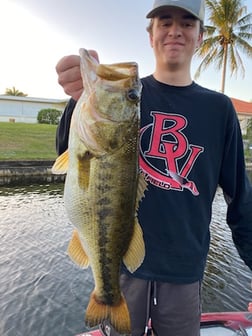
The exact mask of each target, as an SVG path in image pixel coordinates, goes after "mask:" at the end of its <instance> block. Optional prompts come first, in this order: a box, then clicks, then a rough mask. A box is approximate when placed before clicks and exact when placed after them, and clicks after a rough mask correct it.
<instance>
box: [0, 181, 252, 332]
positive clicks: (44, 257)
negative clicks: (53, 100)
mask: <svg viewBox="0 0 252 336" xmlns="http://www.w3.org/2000/svg"><path fill="white" fill-rule="evenodd" d="M62 193H63V184H48V185H34V186H32V185H31V186H28V187H27V186H26V187H22V186H19V187H6V188H3V187H2V188H1V191H0V241H1V244H0V270H1V277H0V297H1V300H0V312H1V319H0V335H1V336H27V335H29V336H37V335H40V336H56V335H57V336H58V335H61V336H73V335H75V334H77V333H81V332H83V331H85V330H86V328H85V325H84V322H83V320H84V309H85V307H86V306H87V303H88V297H89V294H90V292H91V289H92V287H93V282H92V277H91V273H90V271H89V270H80V269H79V268H78V267H77V266H75V265H74V264H73V263H72V262H71V261H70V259H69V258H68V256H67V255H66V252H65V251H66V248H67V244H68V242H69V239H70V237H71V232H72V226H71V224H70V223H69V221H68V219H67V217H66V214H65V209H64V205H63V200H62ZM225 211H226V205H225V202H224V200H223V197H222V195H221V193H220V192H218V193H217V195H216V198H215V202H214V214H213V220H212V224H211V227H212V228H211V230H212V243H211V249H210V254H209V259H208V263H207V269H206V276H205V279H204V283H203V291H202V304H203V311H230V310H232V311H233V310H237V311H238V310H246V308H247V303H248V301H250V300H251V301H252V290H250V280H251V272H250V271H249V270H248V268H247V267H246V266H245V265H244V263H243V262H242V261H241V260H240V258H239V257H238V254H237V252H236V250H235V248H234V246H233V243H232V240H231V236H230V232H229V229H228V227H227V225H226V224H225Z"/></svg>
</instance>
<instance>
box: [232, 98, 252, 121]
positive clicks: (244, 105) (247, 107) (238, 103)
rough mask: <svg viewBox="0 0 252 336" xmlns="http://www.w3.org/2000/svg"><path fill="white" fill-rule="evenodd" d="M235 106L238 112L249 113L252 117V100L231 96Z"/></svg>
mask: <svg viewBox="0 0 252 336" xmlns="http://www.w3.org/2000/svg"><path fill="white" fill-rule="evenodd" d="M231 100H232V103H233V105H234V108H235V110H236V112H237V113H242V114H248V115H251V117H252V102H246V101H244V100H240V99H236V98H231Z"/></svg>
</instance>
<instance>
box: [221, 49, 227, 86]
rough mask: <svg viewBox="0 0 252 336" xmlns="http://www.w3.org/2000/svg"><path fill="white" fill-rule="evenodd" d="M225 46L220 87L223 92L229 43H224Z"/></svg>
mask: <svg viewBox="0 0 252 336" xmlns="http://www.w3.org/2000/svg"><path fill="white" fill-rule="evenodd" d="M223 48H224V54H223V65H222V75H221V89H220V92H222V93H224V92H225V82H226V69H227V54H228V44H226V43H224V45H223Z"/></svg>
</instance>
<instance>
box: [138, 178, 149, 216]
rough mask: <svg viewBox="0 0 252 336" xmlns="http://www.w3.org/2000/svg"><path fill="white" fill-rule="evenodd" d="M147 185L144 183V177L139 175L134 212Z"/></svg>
mask: <svg viewBox="0 0 252 336" xmlns="http://www.w3.org/2000/svg"><path fill="white" fill-rule="evenodd" d="M147 186H148V183H147V182H146V181H145V179H144V176H143V175H142V174H141V173H139V176H138V188H137V197H136V207H137V208H136V210H137V209H138V205H139V202H140V201H141V200H142V199H143V198H144V193H145V191H146V190H147Z"/></svg>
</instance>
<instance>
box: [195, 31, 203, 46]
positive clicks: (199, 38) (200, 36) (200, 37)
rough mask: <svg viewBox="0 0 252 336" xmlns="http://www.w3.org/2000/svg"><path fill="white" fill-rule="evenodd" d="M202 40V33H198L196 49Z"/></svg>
mask: <svg viewBox="0 0 252 336" xmlns="http://www.w3.org/2000/svg"><path fill="white" fill-rule="evenodd" d="M202 42H203V33H202V32H201V33H199V37H198V41H197V45H196V48H197V49H198V48H199V47H200V46H201V43H202Z"/></svg>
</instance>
